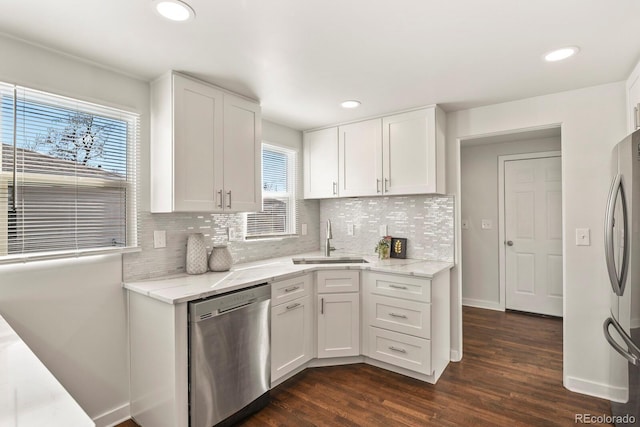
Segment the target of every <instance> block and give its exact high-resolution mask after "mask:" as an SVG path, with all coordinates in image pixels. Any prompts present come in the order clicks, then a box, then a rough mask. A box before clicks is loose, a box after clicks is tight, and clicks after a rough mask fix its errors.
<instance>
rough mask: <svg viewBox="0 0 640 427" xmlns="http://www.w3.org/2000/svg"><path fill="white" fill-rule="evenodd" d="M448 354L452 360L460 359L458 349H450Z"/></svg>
mask: <svg viewBox="0 0 640 427" xmlns="http://www.w3.org/2000/svg"><path fill="white" fill-rule="evenodd" d="M449 354H450V358H451V361H452V362H459V361H461V360H462V355H461V354H460V352H459V351H458V350H451V352H450V353H449Z"/></svg>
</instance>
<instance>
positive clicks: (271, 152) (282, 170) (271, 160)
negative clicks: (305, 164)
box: [246, 143, 296, 239]
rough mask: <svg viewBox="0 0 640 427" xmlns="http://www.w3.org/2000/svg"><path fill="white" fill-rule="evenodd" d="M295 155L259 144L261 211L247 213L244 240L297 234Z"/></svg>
mask: <svg viewBox="0 0 640 427" xmlns="http://www.w3.org/2000/svg"><path fill="white" fill-rule="evenodd" d="M295 184H296V152H295V151H293V150H289V149H286V148H282V147H277V146H274V145H270V144H266V143H263V144H262V211H261V212H257V213H252V214H247V232H246V237H247V238H248V239H251V238H260V237H274V236H283V235H290V234H295V232H296V198H295V195H296V185H295Z"/></svg>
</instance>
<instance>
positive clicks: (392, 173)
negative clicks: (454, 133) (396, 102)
mask: <svg viewBox="0 0 640 427" xmlns="http://www.w3.org/2000/svg"><path fill="white" fill-rule="evenodd" d="M438 120H440V121H441V122H440V123H438ZM382 152H383V159H384V160H383V167H382V169H383V193H384V194H386V195H400V194H421V193H444V179H445V177H444V163H445V158H444V112H443V111H442V110H440V109H439V108H438V107H432V108H426V109H423V110H417V111H411V112H408V113H402V114H396V115H394V116H389V117H385V118H383V119H382Z"/></svg>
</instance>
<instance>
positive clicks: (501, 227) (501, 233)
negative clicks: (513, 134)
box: [498, 151, 564, 317]
mask: <svg viewBox="0 0 640 427" xmlns="http://www.w3.org/2000/svg"><path fill="white" fill-rule="evenodd" d="M548 157H560V159H561V160H562V151H541V152H537V153H523V154H507V155H502V156H498V251H499V253H498V260H499V262H498V264H499V269H500V309H501V310H502V311H505V310H506V306H507V300H506V295H507V273H506V268H507V263H506V261H507V248H506V247H505V242H506V231H505V226H506V224H505V212H504V210H505V204H504V199H505V194H504V167H505V163H506V162H509V161H514V160H531V159H544V158H548ZM561 187H562V188H563V189H564V186H563V185H562V184H561ZM562 200H563V201H564V195H563V197H562ZM563 207H564V203H563ZM562 217H563V218H564V210H563V213H562ZM562 236H563V240H564V221H562ZM562 248H563V249H562V257H563V258H564V241H563V243H562ZM562 264H563V265H564V259H563V261H562ZM562 276H563V278H562V280H563V282H564V273H563V275H562ZM562 289H563V292H562V299H563V300H564V283H563V285H562ZM562 307H563V310H562V315H563V317H564V304H563V305H562Z"/></svg>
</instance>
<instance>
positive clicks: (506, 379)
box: [121, 307, 610, 427]
mask: <svg viewBox="0 0 640 427" xmlns="http://www.w3.org/2000/svg"><path fill="white" fill-rule="evenodd" d="M463 315H464V322H463V324H464V357H463V360H462V361H461V362H459V363H450V364H449V366H448V367H447V369H446V370H445V372H444V374H443V375H442V377H441V378H440V380H439V381H438V384H436V385H431V384H427V383H423V382H421V381H417V380H413V379H411V378H408V377H405V376H402V375H398V374H395V373H392V372H388V371H385V370H383V369H378V368H375V367H372V366H368V365H364V364H357V365H348V366H337V367H327V368H313V369H307V370H306V371H304V372H303V373H301V374H299V375H297V376H296V377H294V378H292V379H290V380H289V381H287V382H285V383H284V384H282V385H280V386H278V387H276V388H275V389H273V390H272V391H271V403H270V404H269V405H268V406H267V407H266V408H265V409H263V410H262V411H260V412H259V413H257V414H255V415H254V416H253V417H251V418H249V419H247V420H245V421H244V422H243V423H242V425H243V426H246V427H252V426H267V425H268V426H296V427H297V426H300V427H302V426H385V427H387V426H424V425H442V426H509V427H511V426H569V425H575V420H574V417H575V414H583V413H586V414H592V415H602V414H610V410H609V402H608V401H606V400H601V399H596V398H591V397H587V396H583V395H580V394H576V393H571V392H569V391H568V390H566V389H565V388H564V387H563V386H562V320H561V319H555V318H541V317H536V316H530V315H526V314H520V313H503V312H497V311H490V310H482V309H476V308H469V307H465V308H464V311H463ZM121 426H122V427H133V425H129V426H128V425H126V424H123V425H121Z"/></svg>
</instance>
